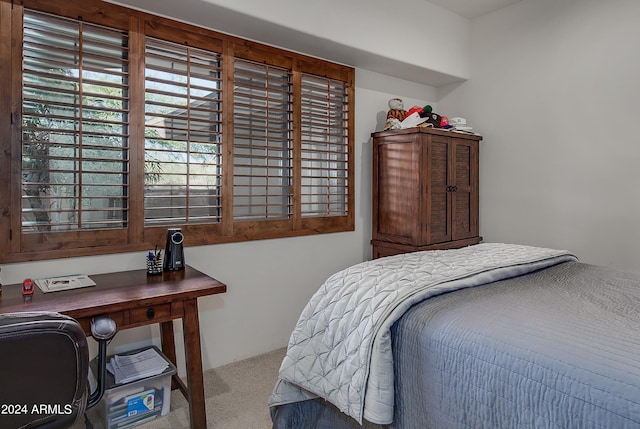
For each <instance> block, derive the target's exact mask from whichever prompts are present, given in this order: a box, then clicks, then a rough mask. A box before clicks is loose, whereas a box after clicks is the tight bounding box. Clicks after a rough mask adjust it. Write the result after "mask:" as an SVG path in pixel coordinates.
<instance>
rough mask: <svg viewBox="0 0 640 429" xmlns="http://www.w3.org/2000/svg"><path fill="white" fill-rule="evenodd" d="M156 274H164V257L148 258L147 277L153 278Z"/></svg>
mask: <svg viewBox="0 0 640 429" xmlns="http://www.w3.org/2000/svg"><path fill="white" fill-rule="evenodd" d="M156 274H162V257H161V256H160V255H158V256H153V255H151V256H148V257H147V275H148V276H152V275H156Z"/></svg>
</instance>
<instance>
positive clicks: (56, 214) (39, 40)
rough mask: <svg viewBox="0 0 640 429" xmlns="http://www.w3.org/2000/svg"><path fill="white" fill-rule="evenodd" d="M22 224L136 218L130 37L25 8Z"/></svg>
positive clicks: (119, 222) (59, 227) (38, 227)
mask: <svg viewBox="0 0 640 429" xmlns="http://www.w3.org/2000/svg"><path fill="white" fill-rule="evenodd" d="M23 31H24V35H23V39H24V42H23V69H22V72H23V86H22V145H21V146H22V232H23V233H25V234H28V233H33V232H49V231H73V230H86V229H114V228H125V227H126V226H127V223H128V189H127V187H128V182H129V180H128V174H129V168H128V143H129V136H128V125H129V124H128V68H129V66H128V47H127V45H128V39H127V36H126V34H124V33H122V32H120V31H117V30H112V29H109V28H105V27H101V26H97V25H92V24H87V23H83V22H82V21H78V20H71V19H65V18H59V17H55V16H51V15H48V14H44V13H39V12H34V11H25V13H24V27H23Z"/></svg>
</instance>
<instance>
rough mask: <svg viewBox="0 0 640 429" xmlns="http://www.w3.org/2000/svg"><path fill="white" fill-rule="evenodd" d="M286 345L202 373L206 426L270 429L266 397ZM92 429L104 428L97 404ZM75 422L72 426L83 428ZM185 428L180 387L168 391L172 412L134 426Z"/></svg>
mask: <svg viewBox="0 0 640 429" xmlns="http://www.w3.org/2000/svg"><path fill="white" fill-rule="evenodd" d="M284 353H285V349H284V348H282V349H278V350H274V351H272V352H269V353H266V354H263V355H259V356H255V357H252V358H249V359H246V360H243V361H239V362H234V363H231V364H229V365H225V366H222V367H219V368H215V369H210V370H208V371H205V373H204V389H205V392H204V393H205V397H206V408H207V427H208V429H269V428H271V420H270V418H269V409H268V407H267V400H268V399H269V396H270V395H271V392H272V390H273V387H274V385H275V383H276V379H277V376H278V369H279V368H280V363H281V362H282V358H283V357H284ZM89 417H90V418H91V422H92V423H93V425H94V429H105V421H104V414H103V411H102V409H101V406H100V404H99V405H98V406H96V407H95V408H94V409H91V410H89ZM83 428H84V422H77V423H76V424H75V425H74V426H73V428H72V429H83ZM182 428H184V429H188V428H189V408H188V403H187V401H186V400H185V399H184V397H183V396H182V394H181V393H180V391H179V390H174V391H172V392H171V412H170V413H169V414H168V415H166V416H164V417H159V418H157V419H156V420H154V421H152V422H149V423H146V424H143V425H140V426H136V429H182Z"/></svg>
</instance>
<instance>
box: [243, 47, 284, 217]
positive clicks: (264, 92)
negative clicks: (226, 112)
mask: <svg viewBox="0 0 640 429" xmlns="http://www.w3.org/2000/svg"><path fill="white" fill-rule="evenodd" d="M291 99H292V90H291V73H290V71H289V70H287V69H283V68H279V67H272V66H268V65H265V64H259V63H254V62H251V61H247V60H242V59H237V58H236V59H235V62H234V104H233V107H234V147H233V149H234V150H233V153H234V155H233V217H234V220H264V219H287V218H290V217H291V213H292V206H291V204H292V200H291V193H292V189H291V180H292V173H291V171H292V170H291V169H292V157H293V155H292V149H291V147H292V143H291V141H292V137H291V134H292V121H291V109H292V106H291Z"/></svg>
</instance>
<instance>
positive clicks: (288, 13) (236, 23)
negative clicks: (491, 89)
mask: <svg viewBox="0 0 640 429" xmlns="http://www.w3.org/2000/svg"><path fill="white" fill-rule="evenodd" d="M108 1H112V2H114V3H118V4H121V5H124V6H128V7H133V8H136V9H141V10H145V11H151V12H152V13H154V14H156V15H160V16H166V17H170V18H173V19H177V20H181V21H185V22H189V23H193V24H196V25H200V26H203V27H207V28H213V29H216V30H218V31H220V32H223V33H229V34H233V35H237V36H240V37H243V38H246V39H250V40H256V41H259V42H262V43H266V44H271V45H275V46H280V47H283V48H285V49H288V50H292V51H297V52H302V53H304V54H307V55H312V56H315V57H319V58H325V59H328V60H331V61H336V62H341V63H344V64H348V65H350V66H354V67H357V68H363V69H367V70H372V71H375V72H378V73H382V74H386V75H391V76H396V77H400V78H403V79H408V80H412V81H415V82H420V83H423V84H426V85H438V86H439V85H443V84H444V83H451V82H455V81H461V80H463V79H465V78H467V77H468V75H469V49H470V38H469V31H470V26H469V20H468V19H466V18H463V17H461V16H458V15H456V14H454V13H452V12H450V11H448V10H445V9H443V8H441V7H439V6H436V5H433V4H431V3H429V2H426V1H424V0H404V1H403V2H402V3H398V4H394V3H391V2H388V1H386V0H358V1H342V0H323V1H320V2H309V1H298V0H272V1H268V2H267V1H262V0H181V1H156V0H108Z"/></svg>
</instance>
